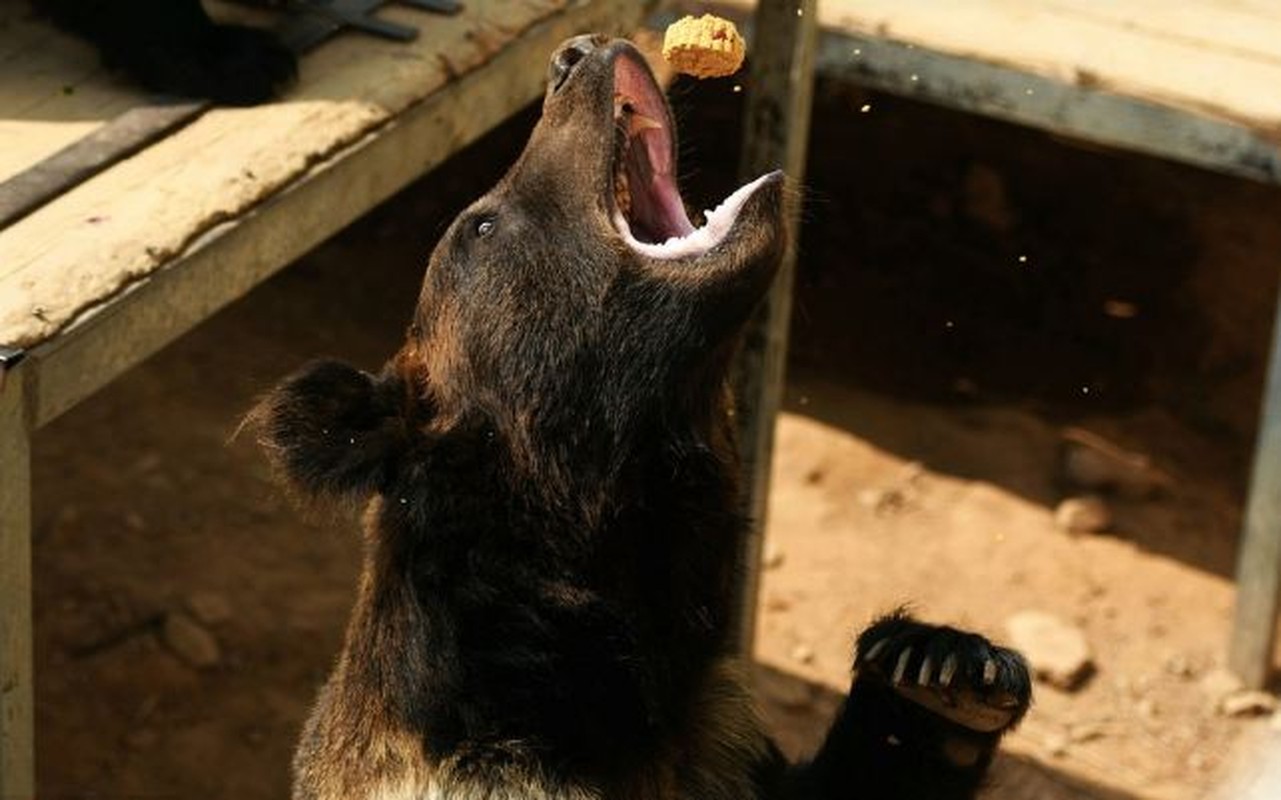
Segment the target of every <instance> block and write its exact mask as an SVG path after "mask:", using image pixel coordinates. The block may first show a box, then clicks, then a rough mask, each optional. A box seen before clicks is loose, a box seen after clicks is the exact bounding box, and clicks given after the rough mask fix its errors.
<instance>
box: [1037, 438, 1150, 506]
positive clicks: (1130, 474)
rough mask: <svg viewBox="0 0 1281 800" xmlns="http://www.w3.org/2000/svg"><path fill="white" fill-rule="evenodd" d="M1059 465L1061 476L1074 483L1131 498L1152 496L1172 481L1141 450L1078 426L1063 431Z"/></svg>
mask: <svg viewBox="0 0 1281 800" xmlns="http://www.w3.org/2000/svg"><path fill="white" fill-rule="evenodd" d="M1060 469H1061V470H1062V474H1063V479H1064V480H1065V481H1066V482H1067V483H1069V484H1071V485H1073V486H1076V487H1079V488H1081V489H1087V490H1090V491H1096V492H1115V493H1117V494H1120V495H1122V496H1125V497H1133V498H1146V497H1151V496H1152V495H1154V494H1156V493H1157V492H1159V491H1160V490H1162V489H1164V488H1166V487H1168V486H1169V485H1170V483H1171V482H1172V481H1171V479H1170V477H1169V476H1168V475H1166V474H1165V473H1163V472H1161V470H1159V469H1157V468H1156V466H1154V465H1153V464H1152V460H1151V459H1150V458H1148V457H1147V456H1145V455H1143V454H1142V453H1134V452H1131V451H1129V450H1126V449H1124V448H1122V447H1119V446H1118V445H1116V444H1113V443H1112V442H1109V441H1108V440H1107V439H1104V438H1103V437H1102V436H1098V435H1097V434H1094V433H1091V432H1089V431H1086V430H1082V429H1080V428H1069V429H1067V430H1065V431H1064V432H1063V442H1062V449H1061V451H1060Z"/></svg>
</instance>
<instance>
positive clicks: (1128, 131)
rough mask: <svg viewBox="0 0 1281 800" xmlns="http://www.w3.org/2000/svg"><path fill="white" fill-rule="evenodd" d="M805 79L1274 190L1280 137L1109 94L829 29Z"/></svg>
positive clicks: (747, 24) (746, 22)
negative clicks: (844, 83) (813, 76)
mask: <svg viewBox="0 0 1281 800" xmlns="http://www.w3.org/2000/svg"><path fill="white" fill-rule="evenodd" d="M691 7H698V8H703V7H706V8H708V9H710V10H712V11H713V12H715V13H717V14H721V15H722V16H726V17H728V18H731V19H734V20H735V21H736V22H738V23H739V25H740V26H741V27H742V28H743V34H744V35H745V36H747V37H748V39H749V40H751V39H752V35H753V24H752V21H751V20H750V18H749V17H747V16H746V15H745V14H744V10H743V8H742V7H741V6H738V5H734V4H730V3H725V2H714V1H713V2H699V3H694V4H692V6H691ZM815 69H816V71H817V72H818V74H819V75H821V76H823V77H826V78H837V79H844V80H848V81H850V82H852V83H855V84H858V85H860V86H864V87H866V88H869V89H874V90H877V91H881V92H885V93H887V94H892V95H896V96H899V97H905V98H909V99H913V100H920V101H923V102H927V103H931V104H933V105H939V106H943V107H946V108H952V109H955V110H957V111H965V112H969V113H975V114H981V115H984V116H988V117H992V118H995V119H1000V120H1004V121H1006V122H1013V123H1017V124H1019V125H1023V126H1026V127H1029V128H1035V129H1038V130H1043V131H1047V132H1049V133H1053V134H1056V135H1064V136H1068V137H1073V138H1077V139H1081V140H1083V141H1087V142H1093V143H1097V144H1101V145H1105V146H1108V147H1113V148H1116V149H1119V150H1126V151H1130V152H1135V153H1141V154H1143V155H1148V156H1155V157H1158V158H1165V159H1169V160H1171V161H1177V162H1180V163H1185V164H1191V165H1193V166H1197V167H1201V168H1203V169H1207V170H1210V171H1213V172H1220V173H1224V174H1227V175H1233V176H1237V177H1244V178H1249V179H1251V180H1255V181H1259V182H1262V183H1268V184H1281V134H1277V135H1275V136H1274V135H1272V134H1271V133H1264V132H1260V131H1257V130H1254V129H1252V128H1250V127H1248V126H1246V125H1243V124H1241V123H1239V122H1235V121H1233V120H1230V119H1226V118H1220V117H1215V116H1211V115H1208V114H1201V113H1197V112H1193V111H1190V110H1188V109H1181V108H1174V107H1172V106H1167V105H1162V104H1160V103H1156V102H1152V101H1147V100H1142V99H1139V98H1136V97H1131V96H1128V95H1123V94H1118V93H1115V92H1111V91H1108V90H1107V89H1106V87H1102V86H1098V87H1095V86H1091V85H1089V84H1088V83H1084V84H1083V83H1071V84H1069V83H1065V82H1063V81H1061V80H1055V79H1053V78H1048V77H1044V76H1041V75H1035V74H1033V73H1030V72H1025V71H1022V70H1019V69H1015V68H1013V67H1008V66H1001V65H997V64H991V63H987V62H982V61H975V60H973V59H969V58H965V57H962V56H955V55H950V54H947V53H940V52H937V51H932V50H929V49H926V48H923V47H918V46H916V45H913V44H909V43H905V42H897V41H893V40H889V39H881V38H876V37H873V36H868V35H866V34H862V33H859V32H856V31H848V30H841V29H838V28H833V27H830V26H828V27H824V28H822V29H821V31H820V34H819V45H818V54H817V57H816V60H815ZM854 111H855V109H851V113H854ZM872 113H875V110H873V111H872Z"/></svg>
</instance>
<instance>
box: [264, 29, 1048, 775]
mask: <svg viewBox="0 0 1281 800" xmlns="http://www.w3.org/2000/svg"><path fill="white" fill-rule="evenodd" d="M672 127H673V126H672V121H671V116H670V113H669V111H668V110H667V107H666V103H665V101H664V99H663V97H662V94H661V92H660V91H659V90H658V88H657V86H656V84H655V83H654V80H653V77H652V75H651V74H650V73H649V71H648V68H647V67H646V66H645V65H644V61H643V59H641V58H640V56H639V55H638V54H637V53H636V51H635V50H634V49H632V48H631V47H630V45H628V44H627V43H625V42H618V41H610V40H608V39H605V38H602V37H579V38H577V39H573V40H571V41H569V42H568V43H566V44H565V45H563V46H562V47H561V48H560V49H559V50H558V51H557V52H556V54H555V55H554V56H553V59H552V65H551V71H550V80H549V88H548V92H547V97H546V99H545V101H544V107H543V117H542V119H541V121H540V122H539V124H538V126H537V127H536V129H535V131H534V133H533V135H532V137H531V139H530V142H529V145H528V147H527V148H526V150H525V152H524V153H523V154H522V156H521V157H520V159H519V160H518V161H517V163H516V164H515V165H514V166H513V167H512V169H511V170H510V172H509V173H508V174H507V176H506V177H505V178H504V179H503V180H502V182H500V183H499V185H498V186H497V187H495V188H494V189H493V190H492V191H491V192H490V193H489V194H487V195H485V197H483V198H482V199H480V200H479V201H477V202H476V203H475V204H474V205H473V206H472V207H471V208H469V209H468V210H466V211H465V212H464V213H463V214H462V215H460V216H459V218H458V219H457V220H456V221H455V222H454V223H453V225H452V226H451V227H450V228H449V230H448V231H447V232H446V233H445V234H444V236H443V237H442V239H441V241H440V243H439V244H438V246H437V247H436V250H435V252H434V253H433V254H432V257H431V261H430V264H429V267H428V270H427V275H426V277H425V279H424V284H423V289H422V294H421V297H420V299H419V303H418V307H417V310H416V312H415V315H414V319H413V321H412V324H411V326H410V329H409V333H408V337H407V341H406V343H405V345H404V346H403V348H402V349H401V350H400V352H399V353H397V354H396V355H395V356H394V357H393V358H392V359H391V360H390V361H389V362H388V364H387V365H386V366H385V367H384V368H383V369H382V370H381V371H380V372H379V373H377V374H367V373H364V372H360V371H358V370H356V369H354V368H352V367H349V366H346V365H344V364H341V363H336V362H332V361H322V362H317V363H313V364H311V365H309V366H307V367H304V368H303V369H302V370H301V371H300V372H298V373H297V374H295V375H294V376H292V377H290V378H288V379H286V380H285V381H284V382H283V383H282V384H281V385H280V386H278V387H277V388H276V389H275V390H274V391H273V392H272V393H271V394H269V395H268V396H267V397H266V398H265V399H264V400H263V402H262V404H261V405H260V406H259V407H258V408H257V409H256V410H255V411H254V412H253V414H252V421H253V422H254V424H255V425H256V427H257V429H258V431H259V435H260V438H261V440H262V441H263V443H264V445H265V446H266V448H267V450H268V452H269V453H270V454H271V456H272V458H273V460H274V462H275V463H276V465H277V466H278V467H279V468H280V471H281V472H282V473H283V475H284V476H285V478H286V479H287V480H288V481H289V482H290V483H291V484H292V485H293V486H294V487H295V488H297V489H298V490H300V491H301V492H302V493H304V494H308V495H329V496H346V497H356V498H365V497H371V498H372V499H371V501H370V505H369V509H368V511H367V514H366V521H365V561H364V570H363V576H362V578H361V582H360V587H359V592H358V598H357V601H356V606H355V609H354V611H353V615H352V618H351V621H350V624H349V627H348V630H347V638H346V644H345V646H344V649H343V653H342V656H341V658H340V659H339V662H338V664H337V667H336V668H335V670H334V673H333V675H332V676H331V677H330V679H329V681H328V683H327V684H326V686H325V687H324V689H323V690H322V692H321V695H320V698H319V700H318V702H317V705H316V707H315V709H314V711H313V713H312V715H311V718H310V720H309V721H308V723H307V726H306V729H305V730H304V732H303V735H302V741H301V744H300V746H299V749H298V754H297V757H296V760H295V788H294V797H295V798H296V799H297V800H319V799H321V798H324V799H325V800H331V799H332V800H338V798H342V800H357V799H359V798H386V799H388V800H391V799H392V798H395V799H396V800H400V799H402V798H403V799H404V800H409V799H410V798H413V799H415V800H426V798H433V799H434V798H455V799H456V800H470V799H471V798H492V799H493V800H500V798H502V799H506V798H511V799H512V800H515V798H528V800H552V799H553V798H555V799H556V800H561V799H564V800H570V799H571V798H572V799H574V800H578V799H580V798H581V800H589V799H594V798H601V799H602V800H604V799H605V798H609V799H610V800H613V799H614V798H618V799H619V800H677V798H681V799H686V798H687V799H688V800H753V799H754V798H762V799H764V798H784V797H789V798H790V797H795V798H815V799H816V800H817V799H818V798H823V799H824V800H837V799H838V798H863V799H864V800H880V799H882V798H938V799H942V800H949V799H951V798H957V799H958V800H959V799H960V798H968V797H971V796H973V793H974V791H975V789H976V787H977V786H978V784H979V782H980V780H981V778H982V776H983V773H984V772H985V770H986V767H987V764H988V762H989V760H990V758H991V755H992V753H993V751H994V750H995V747H996V745H997V742H998V740H999V739H1000V736H1001V734H1002V733H1004V731H1005V730H1007V729H1008V728H1009V727H1010V726H1012V725H1013V724H1015V723H1016V722H1017V721H1018V719H1019V718H1020V717H1021V716H1022V714H1023V712H1024V710H1025V709H1026V708H1027V704H1028V699H1029V690H1028V681H1027V672H1026V669H1025V668H1024V666H1023V664H1022V662H1021V660H1020V659H1019V658H1018V657H1017V656H1016V655H1014V654H1013V653H1010V652H1009V651H1005V650H1001V649H999V648H995V647H993V646H992V645H990V644H989V643H988V642H987V641H985V640H984V639H982V638H981V637H978V636H976V635H973V634H966V633H962V632H959V631H954V630H951V629H947V628H936V627H932V626H927V625H923V624H920V623H917V622H914V621H912V620H910V619H908V618H906V617H904V616H892V617H889V618H887V619H885V620H882V621H881V622H879V623H877V624H876V625H874V626H873V627H872V628H870V629H869V630H868V631H867V632H865V633H864V634H863V636H862V638H861V639H860V642H859V652H858V656H857V663H856V679H855V681H854V683H853V688H852V690H851V694H850V697H849V700H848V702H847V703H846V706H845V708H844V709H843V710H842V712H841V715H840V717H839V718H838V720H837V722H836V724H835V726H834V727H833V729H832V732H831V734H830V735H829V738H828V742H827V744H826V745H825V747H824V749H823V750H822V751H821V752H820V754H819V755H818V756H817V758H816V759H815V760H814V761H813V762H812V763H809V764H806V765H802V766H798V767H789V766H788V765H787V764H785V763H784V761H783V759H782V758H781V757H780V756H779V754H778V752H777V751H776V750H775V748H774V747H773V745H772V744H771V743H770V741H769V740H768V738H767V737H766V736H765V734H764V733H763V732H762V730H761V727H760V725H759V724H758V722H757V721H756V718H755V716H754V714H753V713H752V706H751V703H750V699H749V697H748V696H747V694H746V692H745V691H744V689H743V685H742V682H741V680H740V679H739V677H738V676H737V675H736V673H735V670H734V667H733V659H732V658H731V654H730V653H729V652H728V651H729V649H730V648H729V643H728V637H727V630H728V621H729V619H730V617H731V608H730V603H731V598H732V597H733V596H734V593H733V584H734V581H735V575H734V574H733V567H732V565H733V563H734V558H733V555H734V552H735V547H736V543H737V542H738V540H739V538H740V537H741V536H742V535H743V534H744V532H745V530H746V528H747V520H746V519H744V517H743V516H742V514H741V512H740V508H741V503H740V499H739V494H738V472H739V470H738V465H737V463H736V458H735V448H734V446H733V441H732V437H731V426H730V424H729V423H730V420H729V410H728V400H727V391H726V373H727V371H728V367H729V362H730V358H731V354H732V352H733V346H734V342H735V338H736V335H737V334H738V333H739V331H740V329H741V328H742V326H743V324H744V323H745V321H746V320H747V319H748V317H749V315H750V313H751V312H752V310H753V309H754V308H755V307H756V306H757V304H758V303H759V302H760V300H761V299H762V298H763V296H764V295H765V293H766V291H767V289H768V287H769V285H770V282H771V280H772V279H773V277H774V273H775V271H776V269H777V265H778V261H779V258H780V254H781V252H782V249H783V246H784V245H783V225H782V215H783V199H784V195H783V185H782V178H781V176H780V175H777V174H775V175H770V176H766V177H764V178H762V179H760V180H758V181H756V182H754V183H753V184H751V185H749V186H748V187H745V188H744V189H741V190H740V191H739V192H736V193H735V195H733V196H731V200H730V201H727V203H728V205H727V206H726V207H725V208H726V209H728V210H725V209H722V210H718V211H717V212H714V213H712V214H710V215H709V221H708V222H707V227H706V229H705V230H704V231H703V232H701V233H700V232H692V233H691V230H692V225H691V224H690V223H689V221H688V220H687V219H686V218H685V216H684V214H685V212H684V210H683V208H680V207H679V206H678V203H679V195H678V194H675V188H674V187H675V184H674V179H673V178H672V174H673V172H674V160H675V156H674V154H675V142H674V133H673V131H672ZM699 237H702V238H699ZM669 238H670V239H672V242H669V243H668V244H666V245H663V244H662V242H664V241H665V240H668V239H669ZM691 242H693V243H695V244H696V245H697V246H695V245H694V244H690V243H691Z"/></svg>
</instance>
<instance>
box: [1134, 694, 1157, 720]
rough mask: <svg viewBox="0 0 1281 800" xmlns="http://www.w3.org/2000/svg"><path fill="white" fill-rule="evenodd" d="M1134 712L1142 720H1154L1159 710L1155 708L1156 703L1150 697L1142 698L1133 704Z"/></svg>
mask: <svg viewBox="0 0 1281 800" xmlns="http://www.w3.org/2000/svg"><path fill="white" fill-rule="evenodd" d="M1134 710H1135V712H1136V713H1137V714H1138V715H1139V716H1140V717H1143V718H1144V719H1156V718H1157V717H1158V716H1159V715H1160V713H1161V710H1160V709H1159V708H1158V707H1157V704H1156V701H1155V700H1153V699H1152V698H1151V697H1144V698H1142V699H1140V700H1139V702H1137V703H1135V704H1134Z"/></svg>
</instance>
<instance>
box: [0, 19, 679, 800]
mask: <svg viewBox="0 0 1281 800" xmlns="http://www.w3.org/2000/svg"><path fill="white" fill-rule="evenodd" d="M657 4H658V3H657V0H642V1H641V2H634V1H633V0H469V2H468V3H467V5H466V9H465V10H464V12H463V13H461V14H459V15H458V16H455V17H442V16H437V15H432V14H428V13H425V12H420V11H415V10H412V9H410V8H407V7H403V6H394V7H389V8H388V9H386V10H385V11H382V12H380V14H381V15H383V16H384V17H385V18H388V19H393V20H395V21H398V22H402V23H405V24H408V25H412V26H415V27H417V28H418V29H419V30H420V36H419V38H418V39H417V40H416V41H414V42H411V43H408V44H401V43H395V42H390V41H384V40H379V39H373V38H370V37H367V36H360V35H354V34H346V35H343V36H341V37H339V38H337V39H335V40H334V41H332V42H330V43H328V44H326V45H324V46H323V47H321V48H320V49H319V50H318V51H316V52H315V53H313V54H311V55H309V56H307V57H305V58H304V59H303V61H302V63H301V76H300V77H301V80H300V81H299V84H298V85H297V86H296V87H295V88H294V89H293V90H292V91H290V92H289V93H288V95H287V96H285V97H284V98H282V99H281V100H280V101H279V102H275V103H271V104H268V105H264V106H259V107H256V108H245V109H212V110H208V111H205V112H204V113H202V114H201V115H200V116H199V117H198V118H196V119H195V120H194V121H192V122H190V123H189V124H186V125H185V126H183V127H181V128H180V129H179V130H177V131H176V132H174V133H172V134H171V135H169V136H167V137H165V138H163V139H162V140H160V141H158V142H156V143H154V144H152V145H151V146H149V147H147V148H146V149H144V150H142V151H140V152H138V153H136V154H134V155H133V156H131V157H128V158H126V159H124V160H122V161H120V162H118V163H116V164H114V165H113V166H111V167H110V168H108V169H106V170H104V171H102V172H100V173H99V174H97V175H95V176H94V177H92V178H90V179H88V180H86V181H84V182H83V183H81V184H79V185H77V186H75V188H73V189H71V190H70V191H68V192H66V193H65V194H63V195H61V196H59V197H57V198H56V199H55V200H54V201H52V202H50V203H48V204H47V205H44V206H42V207H39V208H38V209H37V210H35V211H34V212H32V213H30V214H29V215H28V216H25V217H23V218H21V219H19V220H18V221H16V222H14V223H13V224H11V225H9V226H8V227H7V228H5V229H3V230H0V796H2V797H6V798H8V797H14V798H30V797H32V796H33V795H34V786H33V781H34V769H33V766H32V752H33V749H32V737H33V731H32V727H33V714H32V681H33V665H32V656H31V605H30V603H31V595H30V586H31V551H30V523H31V514H30V479H31V475H30V458H29V456H30V450H29V441H30V436H31V433H32V432H33V431H34V430H35V429H36V428H38V427H40V426H41V425H43V424H45V423H46V422H48V421H50V420H51V419H53V418H54V417H56V416H57V415H58V414H60V413H62V412H63V411H65V410H66V409H68V408H69V407H71V406H72V405H74V404H75V403H76V402H78V401H79V400H81V399H83V398H84V397H85V396H87V395H88V394H90V393H91V392H93V391H95V390H97V389H98V388H100V387H101V386H103V385H104V384H106V383H107V382H108V381H110V380H112V379H114V378H115V377H116V376H118V375H119V374H120V373H122V372H123V371H125V370H126V369H128V368H129V367H131V366H133V365H134V364H136V363H138V362H139V361H141V360H142V359H144V358H146V357H147V356H148V355H150V354H151V353H154V352H155V351H156V350H158V349H160V348H161V347H163V346H164V345H165V344H167V343H168V342H170V341H172V340H173V339H174V338H175V337H177V336H178V335H180V334H181V333H183V332H184V331H186V330H187V329H189V328H190V327H192V326H193V325H195V324H197V323H198V322H200V321H201V320H203V319H205V318H207V317H208V316H210V315H211V314H213V313H214V312H215V311H217V310H218V309H220V308H222V307H223V306H225V305H226V304H228V303H230V302H231V301H233V300H235V299H236V298H238V297H240V296H242V295H243V294H245V293H246V292H248V291H249V290H250V289H251V288H253V287H254V286H255V285H257V284H258V283H259V282H261V281H263V280H264V279H266V278H267V277H269V276H270V275H271V274H272V273H274V272H276V271H277V270H279V269H280V268H281V267H283V266H284V265H286V264H288V263H290V262H291V261H293V260H294V259H295V258H297V257H298V256H300V255H302V254H303V253H305V252H306V251H307V250H309V249H310V248H312V247H313V246H315V245H316V244H318V243H319V242H321V241H323V240H324V239H326V238H327V237H329V236H330V235H332V234H333V233H335V232H336V231H338V230H339V229H340V228H342V227H343V226H345V225H347V224H348V223H349V222H351V221H352V220H354V219H356V218H357V217H359V216H360V215H361V214H363V213H365V212H366V211H368V210H369V209H370V208H372V207H373V206H374V205H376V204H377V203H379V202H380V201H382V200H384V199H385V198H387V197H388V196H390V195H391V194H392V193H394V192H395V191H397V190H398V189H400V188H402V187H403V186H405V185H406V184H408V183H409V182H411V181H413V180H415V179H416V178H418V177H420V176H421V175H423V174H424V173H426V172H428V171H429V170H430V169H431V168H432V167H434V166H435V165H437V164H439V163H440V162H442V161H443V160H445V159H446V158H448V157H449V156H450V155H452V154H453V153H455V152H457V151H458V150H459V149H460V148H462V147H463V146H464V145H466V144H468V143H470V142H471V141H473V140H475V139H476V138H478V137H479V136H480V135H482V134H483V133H485V132H486V131H488V130H489V129H491V128H492V127H494V126H495V125H497V124H498V123H499V122H501V121H503V120H504V119H506V118H507V117H509V116H510V115H511V114H512V113H514V112H515V111H517V110H518V109H520V108H522V107H524V106H525V105H527V104H528V103H530V102H531V101H533V100H535V99H536V98H538V97H539V96H540V94H541V93H542V89H543V81H544V75H545V74H546V64H547V59H548V57H549V56H550V54H551V52H552V50H553V49H554V48H555V46H556V45H557V44H558V43H559V42H560V41H562V40H563V39H565V38H568V37H569V36H571V35H575V34H578V33H583V32H587V31H604V32H608V33H614V34H626V33H629V32H630V31H633V30H635V29H636V28H638V27H639V26H640V24H641V23H642V21H643V20H644V19H645V17H646V15H647V14H648V13H649V12H651V11H652V10H653V8H654V7H655V6H656V5H657ZM213 7H214V9H215V12H216V13H215V15H216V16H221V17H226V16H230V15H240V16H243V15H245V14H246V12H245V11H244V10H241V9H232V8H231V7H230V6H224V5H222V4H219V3H215V4H213ZM27 8H28V7H27V4H25V3H5V4H2V5H0V181H3V180H4V179H5V178H8V177H11V176H13V175H16V174H18V173H20V172H22V171H24V170H26V169H27V168H29V167H31V166H32V165H34V164H36V163H39V162H40V161H41V160H42V159H44V158H46V157H47V156H49V155H51V154H53V153H55V152H57V151H58V150H60V149H61V148H63V147H65V146H66V145H68V144H70V143H72V142H74V141H76V140H78V139H79V138H80V137H82V136H84V135H86V134H89V133H92V132H94V131H96V130H101V126H103V125H105V124H106V123H107V122H108V121H109V120H111V119H113V118H115V117H116V116H117V115H119V114H120V113H121V112H124V111H126V110H129V109H131V108H134V107H137V106H139V105H143V104H145V103H146V102H147V100H146V98H144V97H143V96H141V95H139V94H138V93H136V92H134V91H133V90H131V89H130V88H128V87H126V86H123V85H121V84H120V83H118V82H117V81H116V80H115V79H114V78H113V77H112V76H111V75H108V74H106V73H105V72H104V71H103V70H101V69H100V68H99V66H98V65H97V61H96V58H95V57H94V55H93V53H92V52H91V51H90V50H89V49H88V48H87V47H85V46H83V45H81V44H80V43H79V42H76V41H74V40H72V39H69V38H67V37H65V36H63V35H61V34H59V33H57V32H55V31H52V30H50V29H49V28H48V27H46V26H44V25H42V24H39V23H38V22H37V21H35V20H32V19H30V18H29V12H28V10H27Z"/></svg>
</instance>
